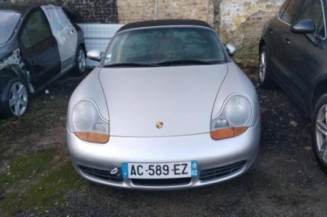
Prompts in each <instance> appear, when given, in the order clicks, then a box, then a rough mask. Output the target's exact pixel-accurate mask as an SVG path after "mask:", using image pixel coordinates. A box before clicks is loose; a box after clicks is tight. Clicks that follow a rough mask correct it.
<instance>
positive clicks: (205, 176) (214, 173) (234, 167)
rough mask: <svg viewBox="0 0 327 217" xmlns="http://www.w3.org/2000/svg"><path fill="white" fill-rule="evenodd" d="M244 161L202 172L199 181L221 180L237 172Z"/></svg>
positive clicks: (241, 167) (243, 164)
mask: <svg viewBox="0 0 327 217" xmlns="http://www.w3.org/2000/svg"><path fill="white" fill-rule="evenodd" d="M245 164H246V161H241V162H237V163H234V164H230V165H227V166H222V167H216V168H212V169H206V170H202V171H201V173H200V180H201V181H208V180H211V179H217V178H221V177H224V176H227V175H231V174H232V173H235V172H237V171H240V170H241V169H243V167H244V166H245Z"/></svg>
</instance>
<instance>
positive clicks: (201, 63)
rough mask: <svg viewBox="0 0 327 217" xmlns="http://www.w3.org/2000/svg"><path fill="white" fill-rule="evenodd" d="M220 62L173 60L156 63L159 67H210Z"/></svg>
mask: <svg viewBox="0 0 327 217" xmlns="http://www.w3.org/2000/svg"><path fill="white" fill-rule="evenodd" d="M217 63H220V61H202V60H173V61H166V62H160V63H157V65H159V66H171V65H211V64H217Z"/></svg>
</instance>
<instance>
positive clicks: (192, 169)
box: [191, 161, 198, 177]
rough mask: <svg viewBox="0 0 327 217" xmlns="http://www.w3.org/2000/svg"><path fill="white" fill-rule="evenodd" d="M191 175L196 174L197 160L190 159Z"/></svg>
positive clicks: (194, 175)
mask: <svg viewBox="0 0 327 217" xmlns="http://www.w3.org/2000/svg"><path fill="white" fill-rule="evenodd" d="M191 175H192V177H196V176H198V162H197V161H191Z"/></svg>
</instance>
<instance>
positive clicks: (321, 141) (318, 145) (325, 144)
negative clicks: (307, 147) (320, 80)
mask: <svg viewBox="0 0 327 217" xmlns="http://www.w3.org/2000/svg"><path fill="white" fill-rule="evenodd" d="M314 114H315V115H314V125H313V127H312V128H313V133H312V137H313V145H314V150H315V155H316V158H317V161H318V163H319V165H320V166H321V168H322V169H323V170H324V171H325V172H327V94H324V95H323V96H321V97H320V98H319V100H318V102H317V103H316V106H315V113H314Z"/></svg>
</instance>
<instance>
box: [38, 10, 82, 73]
mask: <svg viewBox="0 0 327 217" xmlns="http://www.w3.org/2000/svg"><path fill="white" fill-rule="evenodd" d="M42 9H43V11H44V12H45V14H46V16H47V18H48V20H49V23H50V26H51V31H52V33H53V35H54V36H55V38H56V39H57V42H58V47H59V53H60V59H61V72H62V73H64V72H66V71H68V70H69V69H71V68H72V67H73V66H74V63H75V62H74V61H75V54H76V49H77V40H78V39H77V37H78V36H77V31H76V29H75V28H74V26H73V24H71V22H70V21H69V19H68V18H67V16H66V14H65V13H64V11H63V9H62V8H61V7H59V6H53V5H46V6H42Z"/></svg>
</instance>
